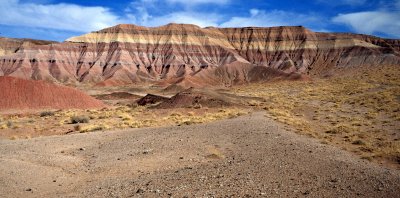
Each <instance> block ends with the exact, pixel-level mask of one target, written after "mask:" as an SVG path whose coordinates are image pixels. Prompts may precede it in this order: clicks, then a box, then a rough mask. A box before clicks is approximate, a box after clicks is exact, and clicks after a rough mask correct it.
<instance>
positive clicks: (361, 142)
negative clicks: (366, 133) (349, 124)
mask: <svg viewBox="0 0 400 198" xmlns="http://www.w3.org/2000/svg"><path fill="white" fill-rule="evenodd" d="M352 144H354V145H365V143H364V142H363V141H362V140H355V141H353V142H352Z"/></svg>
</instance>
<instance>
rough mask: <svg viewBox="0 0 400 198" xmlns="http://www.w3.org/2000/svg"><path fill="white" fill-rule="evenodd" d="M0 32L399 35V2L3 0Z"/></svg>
mask: <svg viewBox="0 0 400 198" xmlns="http://www.w3.org/2000/svg"><path fill="white" fill-rule="evenodd" d="M0 5H1V6H0V36H3V37H13V38H33V39H43V40H55V41H64V40H65V39H67V38H69V37H72V36H78V35H82V34H85V33H88V32H91V31H97V30H100V29H103V28H106V27H110V26H114V25H117V24H122V23H124V24H126V23H130V24H136V25H142V26H148V27H156V26H161V25H165V24H168V23H171V22H174V23H190V24H196V25H198V26H200V27H207V26H214V27H248V26H258V27H271V26H287V25H294V26H297V25H302V26H305V27H307V28H309V29H311V30H313V31H318V32H352V33H360V34H370V35H375V36H379V37H384V38H400V0H252V1H251V0H126V1H117V0H86V1H84V0H0Z"/></svg>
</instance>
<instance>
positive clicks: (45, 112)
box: [40, 111, 54, 117]
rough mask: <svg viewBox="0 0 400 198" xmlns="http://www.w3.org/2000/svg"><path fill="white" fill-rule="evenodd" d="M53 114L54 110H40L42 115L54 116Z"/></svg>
mask: <svg viewBox="0 0 400 198" xmlns="http://www.w3.org/2000/svg"><path fill="white" fill-rule="evenodd" d="M53 115H54V112H52V111H43V112H40V117H47V116H53Z"/></svg>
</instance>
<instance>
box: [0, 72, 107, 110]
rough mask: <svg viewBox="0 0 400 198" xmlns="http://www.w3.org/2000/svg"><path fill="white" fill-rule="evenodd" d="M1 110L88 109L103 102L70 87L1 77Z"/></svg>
mask: <svg viewBox="0 0 400 198" xmlns="http://www.w3.org/2000/svg"><path fill="white" fill-rule="evenodd" d="M0 90H1V91H0V110H19V109H25V110H27V109H46V108H47V109H74V108H75V109H88V108H101V107H105V105H104V104H103V102H101V101H99V100H96V99H94V98H92V97H90V96H88V95H86V94H85V93H83V92H81V91H78V90H75V89H73V88H70V87H64V86H58V85H55V84H51V83H47V82H43V81H33V80H24V79H19V78H14V77H9V76H0Z"/></svg>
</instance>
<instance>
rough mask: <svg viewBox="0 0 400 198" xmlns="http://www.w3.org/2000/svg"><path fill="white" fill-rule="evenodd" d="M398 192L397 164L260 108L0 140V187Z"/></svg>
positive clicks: (107, 192) (219, 193) (9, 192)
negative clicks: (230, 115) (377, 160)
mask: <svg viewBox="0 0 400 198" xmlns="http://www.w3.org/2000/svg"><path fill="white" fill-rule="evenodd" d="M263 196H265V197H400V171H399V170H393V169H388V168H384V167H380V166H379V165H377V164H374V163H371V162H369V161H366V160H361V159H360V158H359V157H358V156H355V155H354V154H351V153H348V152H346V151H343V150H340V149H338V148H336V147H333V146H329V145H325V144H321V143H319V141H318V140H316V139H312V138H308V137H304V136H300V135H297V134H295V133H294V132H291V131H287V130H285V128H284V127H283V126H282V125H280V124H279V123H276V122H275V121H273V120H271V119H269V118H267V117H265V116H264V114H262V113H260V112H259V113H253V114H251V115H247V116H242V117H238V118H234V119H228V120H222V121H217V122H214V123H207V124H199V125H190V126H174V127H164V128H145V129H130V130H124V131H105V132H93V133H84V134H72V135H65V136H51V137H39V138H33V139H28V140H0V197H263Z"/></svg>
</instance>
